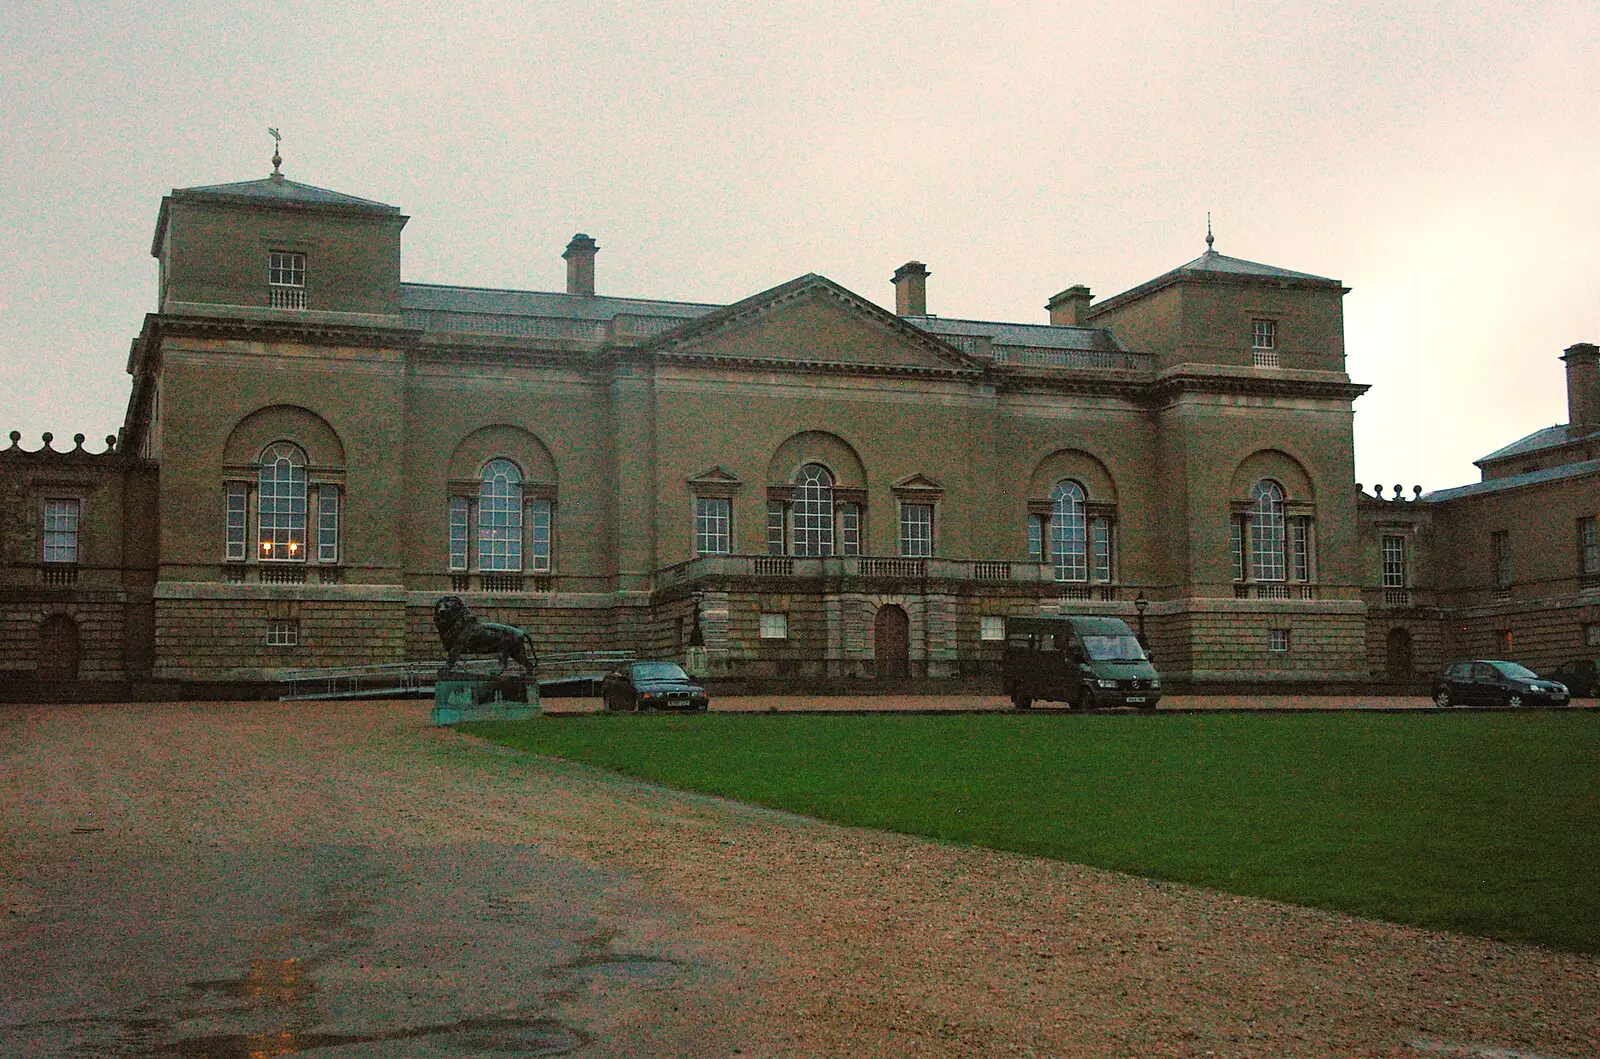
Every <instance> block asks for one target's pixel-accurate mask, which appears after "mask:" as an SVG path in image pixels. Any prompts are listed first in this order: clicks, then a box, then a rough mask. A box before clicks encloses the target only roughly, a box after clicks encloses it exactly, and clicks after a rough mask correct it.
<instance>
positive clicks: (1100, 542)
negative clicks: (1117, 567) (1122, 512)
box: [1089, 518, 1111, 583]
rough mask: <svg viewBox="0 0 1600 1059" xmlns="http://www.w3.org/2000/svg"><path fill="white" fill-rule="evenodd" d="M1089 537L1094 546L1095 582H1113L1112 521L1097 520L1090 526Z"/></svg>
mask: <svg viewBox="0 0 1600 1059" xmlns="http://www.w3.org/2000/svg"><path fill="white" fill-rule="evenodd" d="M1089 537H1090V540H1091V542H1092V543H1093V545H1094V580H1096V581H1099V582H1102V583H1104V582H1108V581H1110V580H1111V520H1110V519H1104V518H1097V519H1095V520H1094V521H1093V522H1092V523H1091V524H1090V526H1089Z"/></svg>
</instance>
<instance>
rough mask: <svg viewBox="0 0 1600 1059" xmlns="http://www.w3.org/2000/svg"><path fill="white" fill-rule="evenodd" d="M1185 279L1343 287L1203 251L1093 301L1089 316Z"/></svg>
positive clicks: (1258, 263)
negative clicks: (1175, 266) (1261, 281)
mask: <svg viewBox="0 0 1600 1059" xmlns="http://www.w3.org/2000/svg"><path fill="white" fill-rule="evenodd" d="M1185 279H1197V280H1202V281H1219V280H1220V281H1226V280H1229V279H1239V280H1276V281H1277V282H1279V283H1283V284H1287V285H1290V286H1295V287H1325V288H1328V289H1332V290H1343V289H1344V284H1342V283H1340V282H1339V281H1338V280H1336V279H1329V278H1328V277H1326V276H1313V275H1312V274H1311V273H1309V272H1293V271H1290V270H1289V269H1286V268H1279V267H1277V266H1276V265H1263V264H1261V263H1260V262H1259V261H1246V260H1244V259H1243V258H1239V257H1229V256H1228V255H1226V254H1219V253H1217V252H1216V251H1215V250H1207V251H1206V252H1205V253H1203V254H1201V255H1200V256H1199V257H1197V258H1195V259H1194V260H1193V261H1190V262H1189V263H1188V264H1184V265H1179V266H1178V267H1177V268H1175V269H1172V270H1171V271H1169V272H1163V273H1162V274H1161V275H1159V276H1157V277H1156V278H1155V279H1152V280H1146V281H1145V282H1144V283H1141V284H1139V285H1138V286H1137V287H1133V288H1130V289H1129V290H1125V291H1123V292H1122V293H1121V294H1114V295H1112V296H1111V297H1109V298H1107V299H1106V300H1104V301H1102V302H1096V303H1095V304H1094V305H1092V306H1090V307H1089V315H1090V316H1093V315H1094V314H1096V313H1099V312H1101V311H1102V310H1104V309H1109V308H1111V307H1112V306H1116V305H1121V304H1123V303H1124V302H1129V301H1133V300H1134V299H1136V298H1142V297H1144V296H1145V295H1147V294H1152V293H1154V292H1155V291H1158V290H1160V289H1161V288H1163V287H1170V286H1172V285H1173V284H1174V283H1178V282H1180V281H1181V280H1185Z"/></svg>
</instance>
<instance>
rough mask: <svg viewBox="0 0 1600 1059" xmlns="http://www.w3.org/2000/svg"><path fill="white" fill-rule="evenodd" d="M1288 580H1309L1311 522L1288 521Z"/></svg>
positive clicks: (1303, 520)
mask: <svg viewBox="0 0 1600 1059" xmlns="http://www.w3.org/2000/svg"><path fill="white" fill-rule="evenodd" d="M1289 580H1291V581H1310V580H1311V520H1310V519H1308V518H1292V519H1290V520H1289Z"/></svg>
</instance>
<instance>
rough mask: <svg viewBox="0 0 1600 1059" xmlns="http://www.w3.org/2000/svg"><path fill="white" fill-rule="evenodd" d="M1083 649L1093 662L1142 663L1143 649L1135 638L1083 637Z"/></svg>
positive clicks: (1143, 658) (1125, 636) (1143, 657)
mask: <svg viewBox="0 0 1600 1059" xmlns="http://www.w3.org/2000/svg"><path fill="white" fill-rule="evenodd" d="M1083 649H1084V651H1086V652H1087V653H1088V655H1089V658H1090V660H1091V661H1095V662H1143V661H1144V660H1145V653H1144V648H1143V647H1140V646H1139V640H1138V638H1137V637H1135V636H1127V635H1124V636H1085V637H1084V638H1083Z"/></svg>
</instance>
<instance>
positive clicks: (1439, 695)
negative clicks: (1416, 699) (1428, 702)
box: [1433, 688, 1450, 708]
mask: <svg viewBox="0 0 1600 1059" xmlns="http://www.w3.org/2000/svg"><path fill="white" fill-rule="evenodd" d="M1433 704H1434V705H1435V706H1438V707H1440V708H1445V707H1448V706H1449V705H1450V689H1449V688H1440V689H1439V690H1438V691H1436V692H1434V693H1433Z"/></svg>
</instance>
